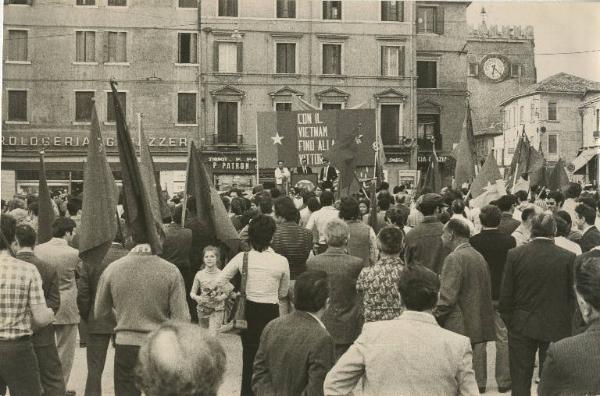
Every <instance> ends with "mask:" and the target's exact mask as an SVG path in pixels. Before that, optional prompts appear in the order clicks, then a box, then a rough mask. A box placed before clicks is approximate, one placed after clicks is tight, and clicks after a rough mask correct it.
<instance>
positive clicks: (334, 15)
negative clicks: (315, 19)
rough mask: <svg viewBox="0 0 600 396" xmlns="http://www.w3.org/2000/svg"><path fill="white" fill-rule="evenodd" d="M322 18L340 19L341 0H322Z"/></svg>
mask: <svg viewBox="0 0 600 396" xmlns="http://www.w3.org/2000/svg"><path fill="white" fill-rule="evenodd" d="M323 19H337V20H341V19H342V2H341V1H327V0H324V1H323Z"/></svg>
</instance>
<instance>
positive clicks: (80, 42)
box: [75, 32, 85, 62]
mask: <svg viewBox="0 0 600 396" xmlns="http://www.w3.org/2000/svg"><path fill="white" fill-rule="evenodd" d="M83 35H84V33H83V32H75V61H76V62H83V60H84V59H83V58H84V56H85V55H84V50H83V49H84V48H85V37H84V36H83Z"/></svg>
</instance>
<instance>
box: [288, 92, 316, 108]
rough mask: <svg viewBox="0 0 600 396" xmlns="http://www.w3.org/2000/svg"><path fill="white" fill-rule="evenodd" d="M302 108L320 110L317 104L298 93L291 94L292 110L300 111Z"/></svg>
mask: <svg viewBox="0 0 600 396" xmlns="http://www.w3.org/2000/svg"><path fill="white" fill-rule="evenodd" d="M302 110H311V111H313V110H314V111H321V109H319V108H318V107H317V106H315V105H313V104H311V103H310V102H308V101H306V100H304V99H302V97H301V96H300V95H295V94H292V111H302Z"/></svg>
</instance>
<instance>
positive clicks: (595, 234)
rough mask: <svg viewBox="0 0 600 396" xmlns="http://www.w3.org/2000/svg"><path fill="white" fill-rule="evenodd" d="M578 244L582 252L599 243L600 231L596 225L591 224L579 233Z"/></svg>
mask: <svg viewBox="0 0 600 396" xmlns="http://www.w3.org/2000/svg"><path fill="white" fill-rule="evenodd" d="M579 244H580V245H581V250H582V251H583V252H584V253H585V252H587V251H590V250H591V249H593V248H595V247H596V246H599V245H600V231H598V229H597V228H596V226H591V227H590V228H588V229H587V230H586V231H585V232H584V233H583V234H582V235H581V239H580V240H579Z"/></svg>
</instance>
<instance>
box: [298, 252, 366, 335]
mask: <svg viewBox="0 0 600 396" xmlns="http://www.w3.org/2000/svg"><path fill="white" fill-rule="evenodd" d="M306 267H307V269H309V270H319V271H325V272H327V274H328V275H329V307H328V308H327V310H325V313H324V314H323V323H324V324H325V327H326V328H327V331H328V332H329V334H331V336H332V337H333V341H334V342H335V343H336V344H351V343H352V342H354V340H355V339H356V337H358V335H359V334H360V328H361V326H362V312H361V306H362V300H361V298H360V296H359V295H358V294H357V293H356V281H357V279H358V275H359V274H360V271H361V270H362V268H363V261H362V259H360V258H358V257H354V256H350V255H349V254H346V253H345V251H344V250H343V249H342V248H334V247H329V248H328V249H327V250H326V251H325V253H322V254H319V255H317V256H313V257H311V258H309V259H308V261H307V262H306Z"/></svg>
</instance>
